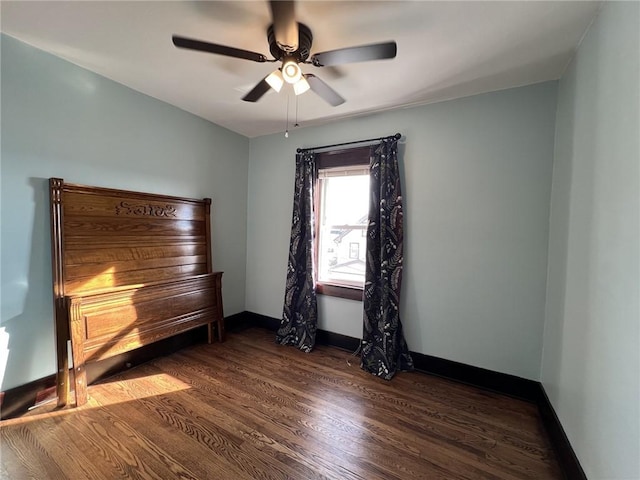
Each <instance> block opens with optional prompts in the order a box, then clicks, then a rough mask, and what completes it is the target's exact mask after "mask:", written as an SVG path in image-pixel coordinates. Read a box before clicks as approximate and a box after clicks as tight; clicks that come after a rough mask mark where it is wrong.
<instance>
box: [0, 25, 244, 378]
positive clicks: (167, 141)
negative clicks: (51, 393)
mask: <svg viewBox="0 0 640 480" xmlns="http://www.w3.org/2000/svg"><path fill="white" fill-rule="evenodd" d="M1 113H2V152H1V153H2V164H1V172H2V183H1V186H2V195H1V202H2V203H1V220H2V222H1V228H2V232H1V237H0V238H1V258H0V261H1V263H2V278H1V290H0V293H1V317H0V320H1V324H0V378H1V380H2V382H1V383H2V386H1V388H2V390H6V389H7V388H11V387H14V386H17V385H21V384H24V383H27V382H29V381H31V380H34V379H38V378H41V377H44V376H47V375H49V374H52V373H54V372H55V351H54V331H53V317H52V315H53V309H52V286H51V254H50V248H51V247H50V234H49V212H48V208H49V207H48V205H49V200H48V194H47V192H48V178H49V177H62V178H63V179H64V180H65V181H68V182H71V183H82V184H88V185H98V186H106V187H112V188H122V189H127V190H139V191H147V192H157V193H164V194H170V195H178V196H187V197H194V198H203V197H211V198H212V199H213V211H212V223H213V225H212V230H213V262H214V268H215V269H217V270H223V271H225V275H224V279H223V293H224V303H225V313H226V314H233V313H237V312H240V311H242V310H244V297H245V293H244V289H245V261H246V225H247V220H246V208H247V168H248V157H249V140H248V139H247V138H246V137H243V136H241V135H238V134H235V133H233V132H230V131H228V130H226V129H223V128H221V127H219V126H216V125H214V124H212V123H209V122H206V121H204V120H202V119H200V118H197V117H195V116H193V115H190V114H188V113H186V112H184V111H182V110H179V109H177V108H175V107H171V106H169V105H167V104H165V103H162V102H159V101H157V100H154V99H152V98H150V97H147V96H145V95H142V94H140V93H138V92H135V91H133V90H130V89H128V88H126V87H123V86H122V85H120V84H117V83H115V82H112V81H110V80H108V79H106V78H104V77H100V76H98V75H95V74H93V73H91V72H88V71H86V70H83V69H81V68H78V67H76V66H74V65H72V64H70V63H68V62H65V61H63V60H60V59H59V58H56V57H54V56H51V55H49V54H46V53H44V52H42V51H39V50H36V49H34V48H32V47H30V46H27V45H25V44H23V43H20V42H18V41H16V40H14V39H12V38H11V37H7V36H4V35H3V36H2V112H1Z"/></svg>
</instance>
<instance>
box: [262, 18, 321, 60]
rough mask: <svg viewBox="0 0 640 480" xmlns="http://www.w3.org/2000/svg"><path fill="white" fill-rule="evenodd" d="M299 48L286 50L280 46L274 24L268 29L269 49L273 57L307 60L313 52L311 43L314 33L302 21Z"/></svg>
mask: <svg viewBox="0 0 640 480" xmlns="http://www.w3.org/2000/svg"><path fill="white" fill-rule="evenodd" d="M298 38H299V40H298V49H297V50H296V51H295V52H290V53H289V52H285V51H284V50H282V49H281V48H280V47H279V46H278V42H276V35H275V33H274V30H273V25H270V26H269V28H268V29H267V40H268V41H269V51H270V52H271V55H273V58H275V59H276V60H282V59H283V58H285V57H293V58H295V59H296V60H297V61H298V62H305V61H306V60H307V58H309V55H310V54H311V44H312V43H313V35H312V34H311V30H310V29H309V27H307V26H306V25H304V24H302V23H298Z"/></svg>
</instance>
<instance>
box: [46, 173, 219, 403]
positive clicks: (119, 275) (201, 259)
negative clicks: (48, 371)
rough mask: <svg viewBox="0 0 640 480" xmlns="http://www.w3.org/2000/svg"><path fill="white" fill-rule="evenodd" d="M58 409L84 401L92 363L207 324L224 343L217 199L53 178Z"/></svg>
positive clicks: (51, 184) (209, 336) (51, 187)
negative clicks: (215, 243)
mask: <svg viewBox="0 0 640 480" xmlns="http://www.w3.org/2000/svg"><path fill="white" fill-rule="evenodd" d="M50 190H51V226H52V253H53V255H52V258H53V290H54V292H53V293H54V306H55V317H56V319H55V320H56V343H57V356H58V371H57V376H58V405H60V406H63V405H65V404H66V403H67V401H68V398H67V397H68V393H69V374H68V363H69V358H68V353H67V352H68V348H67V343H68V342H71V352H72V359H73V371H74V383H75V397H76V405H82V404H83V403H85V402H86V401H87V390H86V387H87V384H86V381H87V376H86V371H85V365H86V363H88V362H93V361H98V360H102V359H105V358H108V357H111V356H113V355H117V354H119V353H124V352H127V351H129V350H132V349H134V348H138V347H141V346H144V345H148V344H150V343H153V342H156V341H158V340H161V339H164V338H167V337H170V336H173V335H177V334H179V333H182V332H185V331H187V330H190V329H193V328H196V327H199V326H201V325H208V329H209V335H208V341H209V342H211V341H212V340H213V338H214V329H215V333H217V336H218V338H219V339H220V340H223V339H224V317H223V308H222V294H221V292H222V272H212V268H211V240H210V238H211V237H210V220H209V216H210V205H211V201H210V200H209V199H204V200H193V199H186V198H179V197H168V196H160V195H155V194H146V193H139V192H129V191H122V190H113V189H104V188H98V187H87V186H82V185H71V184H65V183H64V182H63V181H62V179H56V178H52V179H51V180H50Z"/></svg>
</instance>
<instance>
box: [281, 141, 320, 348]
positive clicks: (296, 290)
mask: <svg viewBox="0 0 640 480" xmlns="http://www.w3.org/2000/svg"><path fill="white" fill-rule="evenodd" d="M316 177H317V168H316V162H315V154H314V153H313V152H303V153H298V154H297V155H296V180H295V191H294V197H293V219H292V221H291V243H290V246H289V264H288V267H287V284H286V288H285V293H284V308H283V311H282V320H281V322H280V328H279V329H278V332H277V334H276V342H277V343H280V344H282V345H294V346H296V347H298V348H299V349H300V350H303V351H305V352H310V351H311V350H312V349H313V346H314V345H315V342H316V330H317V328H318V307H317V300H316V289H315V284H314V275H313V273H314V270H315V265H314V263H315V255H314V251H313V250H314V236H315V225H314V223H315V222H314V212H313V205H314V184H315V180H316Z"/></svg>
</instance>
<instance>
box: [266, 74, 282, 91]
mask: <svg viewBox="0 0 640 480" xmlns="http://www.w3.org/2000/svg"><path fill="white" fill-rule="evenodd" d="M265 81H266V82H267V83H268V84H269V86H270V87H271V88H273V89H274V90H275V91H276V92H279V91H280V90H282V86H283V85H284V77H283V76H282V73H281V72H280V69H278V70H274V71H273V72H271V73H270V74H269V75H268V76H267V78H265Z"/></svg>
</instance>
